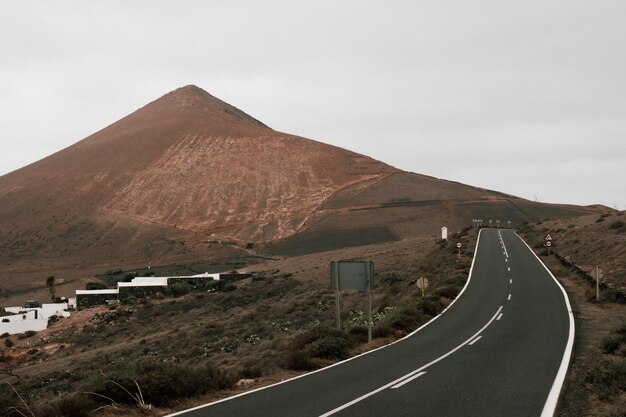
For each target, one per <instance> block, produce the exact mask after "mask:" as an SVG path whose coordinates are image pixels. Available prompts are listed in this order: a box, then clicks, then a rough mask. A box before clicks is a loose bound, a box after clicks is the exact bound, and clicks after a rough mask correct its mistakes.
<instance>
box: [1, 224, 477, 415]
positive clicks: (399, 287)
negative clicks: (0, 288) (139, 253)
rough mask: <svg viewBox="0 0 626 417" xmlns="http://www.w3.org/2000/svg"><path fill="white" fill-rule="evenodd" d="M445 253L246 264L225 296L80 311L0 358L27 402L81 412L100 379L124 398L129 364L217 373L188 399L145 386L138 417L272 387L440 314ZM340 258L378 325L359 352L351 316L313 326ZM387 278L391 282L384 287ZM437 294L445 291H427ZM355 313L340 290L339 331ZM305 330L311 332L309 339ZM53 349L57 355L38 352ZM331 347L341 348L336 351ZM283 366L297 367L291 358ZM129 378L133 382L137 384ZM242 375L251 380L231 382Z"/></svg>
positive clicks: (407, 251) (122, 411) (454, 265)
mask: <svg viewBox="0 0 626 417" xmlns="http://www.w3.org/2000/svg"><path fill="white" fill-rule="evenodd" d="M473 232H474V231H472V233H470V234H469V235H467V234H465V235H464V237H463V239H465V241H466V245H465V247H466V248H472V247H473V246H474V242H475V233H473ZM452 246H453V245H452V244H447V243H440V242H437V241H435V240H430V239H428V240H427V239H418V240H407V241H400V242H393V243H388V244H379V245H371V246H365V247H359V248H350V249H342V250H339V251H334V252H325V253H320V254H314V255H307V256H302V257H297V258H290V259H284V260H280V261H275V262H268V263H266V264H263V265H254V266H251V267H249V270H250V271H251V272H255V275H254V276H253V277H252V278H248V279H246V280H243V281H240V282H237V283H235V286H236V288H235V289H233V290H232V291H229V292H215V293H197V294H190V295H187V296H184V297H181V298H178V299H165V300H149V301H147V302H146V303H144V304H139V305H133V306H122V307H120V308H118V309H117V310H107V309H105V308H97V309H93V310H88V311H81V312H78V313H77V314H76V315H75V316H74V317H72V318H70V319H69V320H68V321H65V322H64V321H61V322H59V323H57V324H55V325H54V326H53V327H52V328H50V329H48V330H47V331H45V332H42V333H41V334H38V335H36V336H34V337H33V338H31V339H28V340H16V342H17V343H16V345H15V346H13V347H12V348H11V349H5V350H4V351H3V355H4V356H5V358H6V359H7V360H8V361H9V362H10V363H12V366H13V369H14V370H15V372H16V373H18V374H19V375H20V376H21V377H22V378H23V379H24V380H25V381H27V383H28V385H29V386H30V387H32V392H33V396H34V398H36V399H37V401H36V403H40V404H46V403H50V404H52V403H54V401H52V402H50V399H51V398H58V399H59V400H58V401H61V399H65V400H63V401H66V402H67V404H71V403H76V402H84V403H85V405H83V406H82V407H83V408H89V405H88V404H92V405H93V406H94V408H97V407H100V406H103V405H107V403H106V401H104V402H103V401H100V400H101V398H93V396H91V397H89V398H87V399H86V398H82V397H81V398H79V397H76V394H72V393H77V392H97V393H99V394H102V395H107V392H108V393H109V394H110V392H109V391H110V389H109V391H107V390H105V389H104V388H103V386H102V373H101V371H102V372H104V375H105V378H108V379H111V380H114V381H117V382H118V383H120V384H122V383H123V381H126V382H127V383H128V387H126V388H127V389H129V391H130V392H134V391H132V390H133V389H134V385H133V383H134V381H133V378H132V373H130V374H127V373H124V372H126V371H125V370H129V369H131V370H132V369H134V368H135V367H137V366H148V365H149V364H152V365H150V366H160V367H163V366H165V367H168V372H166V373H167V374H168V375H171V374H173V375H174V376H173V377H175V375H177V374H185V373H186V372H189V369H190V367H193V368H194V369H199V368H203V367H206V368H207V369H209V368H210V369H213V370H215V372H217V374H216V375H220V377H219V378H218V379H219V381H221V382H220V383H219V384H217V385H216V384H214V388H213V389H212V390H211V391H210V392H205V393H202V392H198V393H197V394H196V397H195V398H189V399H186V398H183V397H180V396H178V395H177V396H173V395H171V396H170V397H168V398H169V400H168V401H165V402H161V403H155V401H154V400H153V399H151V397H150V395H151V394H150V393H149V392H150V390H152V392H154V389H156V388H151V387H146V388H145V392H144V397H145V400H146V402H147V403H150V402H152V405H158V408H154V407H153V408H152V410H150V411H149V413H151V414H152V415H159V414H163V413H166V412H167V411H168V410H172V409H179V408H182V407H185V406H189V405H194V404H197V403H200V402H205V401H207V400H210V399H216V398H220V397H222V396H225V395H229V394H232V393H233V392H238V391H240V390H242V389H250V388H253V387H258V386H260V385H263V384H268V383H272V382H274V381H276V380H277V379H282V378H284V377H288V376H291V375H294V370H292V369H290V368H298V369H299V370H303V369H312V368H316V367H319V366H324V365H326V364H328V363H331V362H333V361H336V360H337V359H340V358H343V357H345V356H346V355H353V354H356V353H359V352H362V351H364V350H366V349H368V348H372V347H375V346H379V345H381V344H384V343H388V342H389V341H392V340H395V339H397V338H398V337H401V336H403V335H404V334H406V332H407V331H409V330H410V329H412V328H414V327H415V326H417V325H419V324H420V323H422V322H424V321H426V320H428V319H429V317H431V315H432V314H436V313H437V311H440V310H441V309H442V308H443V307H444V306H445V305H446V304H447V303H449V302H450V298H449V297H452V296H453V295H455V294H456V292H458V290H459V289H460V288H461V287H462V285H463V283H464V280H465V279H466V277H467V273H468V271H469V266H470V263H471V259H472V252H471V251H464V253H463V256H462V258H461V259H460V260H458V259H457V258H456V255H455V250H454V248H453V247H452ZM341 259H344V260H345V259H360V260H372V261H374V263H375V271H376V272H377V275H376V276H377V278H376V279H377V281H378V282H377V285H376V287H375V290H374V298H373V300H374V302H373V313H374V314H377V313H379V317H380V320H379V321H377V324H376V326H375V329H374V336H375V337H376V339H375V340H374V341H373V342H372V343H371V344H369V345H367V344H366V343H365V342H366V337H365V336H364V333H363V328H362V327H360V326H361V325H362V323H359V321H358V320H352V326H351V328H350V329H349V331H348V333H347V334H345V336H339V335H337V334H335V333H333V332H332V331H330V330H320V329H323V328H324V326H326V327H325V328H328V329H331V328H332V327H333V326H334V322H335V318H334V293H333V292H332V291H331V290H330V289H329V262H330V261H331V260H341ZM389 276H394V277H395V278H396V279H391V280H390V279H384V278H385V277H389ZM419 276H426V277H427V278H429V280H430V282H431V285H432V288H433V291H432V293H431V294H427V297H426V298H422V297H421V294H420V291H419V290H418V288H417V287H416V285H415V281H416V279H417V278H418V277H419ZM439 287H441V288H444V290H443V291H440V292H436V291H434V290H435V289H437V288H439ZM365 306H366V297H365V296H364V294H363V293H358V292H350V291H346V292H344V293H343V294H342V321H343V326H344V328H346V327H348V326H349V325H350V320H351V319H354V317H355V315H356V316H358V312H359V311H364V310H365ZM388 307H393V309H391V310H390V309H388ZM386 308H387V309H386ZM89 313H91V315H89ZM383 313H385V315H384V317H383ZM311 332H318V333H319V332H321V333H319V334H318V335H314V336H311V334H312V333H311ZM307 334H308V335H309V336H307ZM303 338H304V339H303ZM298 341H299V342H298ZM53 345H55V346H57V347H58V346H63V347H62V348H60V347H59V348H57V349H47V347H50V346H53ZM339 345H341V346H342V347H341V349H340V350H337V346H339ZM346 349H347V350H346ZM296 354H297V355H300V359H301V360H304V361H309V362H310V363H308V365H306V366H303V367H299V365H298V362H297V360H298V358H295V359H294V358H293V355H296ZM290 358H291V359H292V360H296V362H290ZM146 363H147V364H148V365H145V364H146ZM138 364H144V365H138ZM150 369H152V368H150ZM123 371H124V372H123ZM137 375H139V373H137ZM134 379H136V380H137V381H138V382H139V383H140V385H141V384H142V382H141V381H140V378H139V377H136V378H134ZM242 379H248V380H250V379H251V380H253V382H251V384H249V385H245V386H236V382H237V381H239V380H242ZM248 382H249V381H248ZM144 384H145V382H144ZM109 385H110V384H109ZM169 385H170V386H172V385H176V384H171V383H170V384H169ZM107 396H108V397H111V398H113V399H114V400H115V401H116V402H115V403H114V404H111V403H108V405H109V406H108V407H107V408H104V409H101V410H100V411H99V413H100V414H101V415H133V413H139V412H140V411H138V410H137V411H133V406H132V399H131V398H130V397H129V398H127V400H128V401H124V396H123V395H122V396H120V395H117V396H114V395H112V394H111V395H107ZM152 398H154V397H152ZM55 401H56V400H55ZM67 404H65V405H63V404H61V405H59V407H63V406H68V405H67ZM48 405H49V404H48ZM111 405H114V407H111ZM55 412H56V411H54V410H52V409H49V410H47V411H45V413H44V414H45V415H48V416H50V417H52V416H56V415H57V414H55ZM144 412H146V411H145V410H144V411H141V413H144ZM92 415H93V414H92Z"/></svg>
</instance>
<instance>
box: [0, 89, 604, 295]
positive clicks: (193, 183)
mask: <svg viewBox="0 0 626 417" xmlns="http://www.w3.org/2000/svg"><path fill="white" fill-rule="evenodd" d="M593 211H596V209H595V208H583V207H573V206H570V207H562V206H550V205H545V204H538V203H533V202H529V201H527V200H522V199H518V198H515V197H512V196H508V195H505V194H501V193H497V192H493V191H488V190H483V189H478V188H474V187H470V186H466V185H462V184H459V183H453V182H448V181H443V180H439V179H436V178H432V177H427V176H423V175H419V174H412V173H407V172H403V171H400V170H398V169H396V168H394V167H391V166H389V165H386V164H384V163H382V162H379V161H376V160H374V159H372V158H369V157H366V156H363V155H359V154H356V153H354V152H350V151H347V150H344V149H341V148H337V147H334V146H330V145H326V144H323V143H320V142H316V141H313V140H309V139H305V138H301V137H297V136H293V135H289V134H285V133H280V132H277V131H275V130H273V129H271V128H269V127H267V126H265V125H264V124H263V123H261V122H259V121H258V120H256V119H254V118H253V117H251V116H249V115H247V114H245V113H244V112H242V111H241V110H239V109H237V108H235V107H233V106H231V105H229V104H227V103H225V102H223V101H221V100H219V99H217V98H215V97H213V96H212V95H210V94H209V93H207V92H205V91H204V90H202V89H200V88H198V87H196V86H191V85H190V86H186V87H182V88H179V89H177V90H175V91H172V92H170V93H168V94H166V95H165V96H163V97H161V98H159V99H158V100H156V101H154V102H152V103H150V104H148V105H146V106H145V107H143V108H141V109H139V110H137V111H135V112H134V113H132V114H130V115H129V116H127V117H125V118H123V119H121V120H119V121H117V122H115V123H113V124H112V125H110V126H108V127H106V128H105V129H103V130H101V131H99V132H97V133H95V134H93V135H91V136H89V137H87V138H86V139H84V140H82V141H80V142H78V143H76V144H74V145H73V146H70V147H68V148H66V149H64V150H62V151H60V152H57V153H55V154H53V155H51V156H49V157H47V158H45V159H43V160H41V161H38V162H36V163H34V164H31V165H29V166H27V167H25V168H22V169H19V170H17V171H14V172H12V173H10V174H7V175H4V176H2V177H0V265H1V267H0V268H1V269H0V278H1V279H2V282H3V283H6V279H7V277H10V276H18V275H19V274H20V273H22V272H24V271H33V272H36V273H39V271H48V270H66V271H82V270H86V269H89V268H91V269H97V268H106V267H107V266H119V267H122V266H127V265H134V264H142V265H144V264H147V263H148V262H150V261H152V262H155V263H156V262H166V261H175V260H179V259H191V258H194V257H198V256H204V255H206V253H207V251H210V246H211V245H214V244H215V242H216V241H222V242H224V241H229V242H239V243H247V242H270V241H274V242H275V250H274V252H275V253H281V252H283V253H289V252H290V251H295V252H303V251H304V252H307V251H309V252H310V251H312V250H313V251H314V250H324V249H328V248H332V247H336V246H341V245H353V244H359V243H360V244H363V243H372V242H376V241H384V240H392V239H400V238H405V237H409V236H411V235H413V234H418V235H422V236H423V235H435V234H436V233H437V230H438V228H439V227H441V226H442V225H443V224H444V223H446V224H447V225H448V226H451V227H459V226H462V225H466V224H468V222H469V224H471V219H472V218H479V217H481V218H486V217H487V216H491V217H493V218H494V219H496V218H500V219H502V220H503V221H505V220H504V219H509V220H512V221H515V222H520V221H522V220H530V219H533V218H541V217H545V216H550V217H563V216H572V215H579V214H587V213H589V212H593ZM338 236H339V237H340V238H337V237H338ZM341 236H344V237H346V239H347V240H345V241H342V238H341ZM320 242H321V243H320ZM3 285H4V284H3Z"/></svg>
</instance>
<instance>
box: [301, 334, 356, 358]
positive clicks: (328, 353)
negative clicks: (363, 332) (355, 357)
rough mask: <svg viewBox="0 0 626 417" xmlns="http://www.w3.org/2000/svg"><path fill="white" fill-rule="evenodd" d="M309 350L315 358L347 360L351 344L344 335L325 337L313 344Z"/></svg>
mask: <svg viewBox="0 0 626 417" xmlns="http://www.w3.org/2000/svg"><path fill="white" fill-rule="evenodd" d="M308 350H309V354H310V355H311V356H312V357H314V358H322V359H346V358H347V357H348V356H350V343H349V342H348V339H347V338H346V337H345V336H344V335H341V336H333V337H324V338H321V339H318V340H316V341H314V342H313V343H311V345H310V346H309V348H308Z"/></svg>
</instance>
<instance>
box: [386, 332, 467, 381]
mask: <svg viewBox="0 0 626 417" xmlns="http://www.w3.org/2000/svg"><path fill="white" fill-rule="evenodd" d="M470 344H471V343H470ZM425 373H426V372H419V373H417V374H415V375H413V376H412V377H411V378H408V379H405V380H404V381H402V382H400V383H399V384H396V385H394V386H392V387H391V389H396V388H400V387H401V386H402V385H404V384H408V383H409V382H411V381H413V380H414V379H417V378H419V377H420V376H422V375H424V374H425Z"/></svg>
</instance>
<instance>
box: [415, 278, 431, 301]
mask: <svg viewBox="0 0 626 417" xmlns="http://www.w3.org/2000/svg"><path fill="white" fill-rule="evenodd" d="M416 284H417V288H419V289H420V290H422V297H423V296H424V293H425V291H426V288H428V278H424V277H419V278H418V279H417V283H416Z"/></svg>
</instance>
